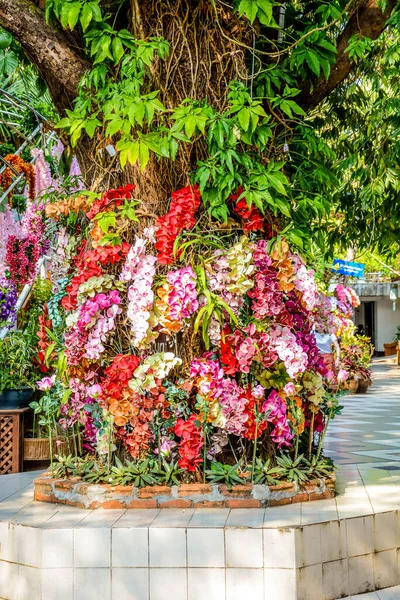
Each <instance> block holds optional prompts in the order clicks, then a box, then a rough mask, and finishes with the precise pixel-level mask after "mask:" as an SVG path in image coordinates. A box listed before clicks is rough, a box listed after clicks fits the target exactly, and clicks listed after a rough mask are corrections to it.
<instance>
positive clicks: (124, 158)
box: [117, 140, 139, 169]
mask: <svg viewBox="0 0 400 600" xmlns="http://www.w3.org/2000/svg"><path fill="white" fill-rule="evenodd" d="M117 150H119V151H120V152H121V154H120V163H121V167H122V168H123V169H124V168H125V166H126V163H127V162H128V161H129V162H130V164H131V165H134V164H135V163H136V162H137V160H138V158H139V142H138V140H135V141H133V142H131V141H125V140H124V141H122V140H120V141H119V142H118V143H117Z"/></svg>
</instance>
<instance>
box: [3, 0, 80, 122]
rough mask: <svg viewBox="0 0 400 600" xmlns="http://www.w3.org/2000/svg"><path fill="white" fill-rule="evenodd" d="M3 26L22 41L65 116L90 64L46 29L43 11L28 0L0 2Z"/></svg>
mask: <svg viewBox="0 0 400 600" xmlns="http://www.w3.org/2000/svg"><path fill="white" fill-rule="evenodd" d="M0 24H1V25H2V26H3V27H4V29H7V31H9V32H10V33H11V34H12V35H13V36H14V37H15V39H16V40H18V41H19V43H20V44H21V46H22V48H23V49H24V52H25V53H26V55H27V56H28V58H29V59H30V60H31V61H32V63H33V64H34V65H35V66H36V67H37V69H38V71H39V73H40V75H41V77H42V79H43V81H44V82H45V83H46V84H47V86H48V88H49V91H50V94H51V97H52V99H53V102H54V105H55V107H56V108H57V110H58V111H59V112H60V114H62V113H63V112H64V110H65V108H68V107H71V104H72V101H73V99H74V98H75V97H76V90H77V87H78V84H79V81H80V79H81V77H82V75H83V74H84V72H85V71H86V70H87V69H88V68H90V63H89V62H88V61H86V60H85V59H84V58H82V56H81V55H80V54H79V53H78V52H77V51H76V50H75V49H73V48H72V46H71V45H70V43H69V40H68V37H67V35H66V34H64V33H63V32H61V31H57V30H55V29H53V28H52V27H51V26H50V25H47V23H46V21H45V18H44V13H43V11H41V10H40V9H39V8H37V7H36V6H34V4H32V2H29V0H0Z"/></svg>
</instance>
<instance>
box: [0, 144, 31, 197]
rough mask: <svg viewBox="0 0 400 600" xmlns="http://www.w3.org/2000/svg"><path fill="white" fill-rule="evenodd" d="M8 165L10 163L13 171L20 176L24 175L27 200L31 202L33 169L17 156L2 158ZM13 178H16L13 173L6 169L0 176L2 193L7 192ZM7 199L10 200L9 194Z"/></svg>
mask: <svg viewBox="0 0 400 600" xmlns="http://www.w3.org/2000/svg"><path fill="white" fill-rule="evenodd" d="M4 160H6V161H7V162H8V163H10V164H11V165H12V166H13V167H14V169H15V171H17V172H18V173H20V174H24V175H25V177H26V182H27V184H28V198H29V200H30V201H31V202H33V201H34V199H35V168H34V166H33V165H31V164H30V163H27V162H25V161H24V160H23V159H22V158H21V157H20V156H18V155H17V154H7V156H5V157H4ZM14 177H17V175H16V174H15V172H14V171H13V170H12V169H10V167H7V168H6V169H5V171H4V172H3V173H1V174H0V185H1V186H2V187H3V189H4V191H5V190H7V189H8V188H9V187H10V185H11V183H12V180H13V179H14ZM9 199H11V193H10V194H9Z"/></svg>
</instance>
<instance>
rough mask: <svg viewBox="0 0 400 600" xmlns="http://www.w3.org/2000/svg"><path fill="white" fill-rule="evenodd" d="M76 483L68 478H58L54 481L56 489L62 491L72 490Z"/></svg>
mask: <svg viewBox="0 0 400 600" xmlns="http://www.w3.org/2000/svg"><path fill="white" fill-rule="evenodd" d="M74 485H75V483H74V482H73V481H69V480H66V479H57V480H56V481H55V482H54V489H56V490H59V491H61V492H70V491H71V490H72V488H73V487H74Z"/></svg>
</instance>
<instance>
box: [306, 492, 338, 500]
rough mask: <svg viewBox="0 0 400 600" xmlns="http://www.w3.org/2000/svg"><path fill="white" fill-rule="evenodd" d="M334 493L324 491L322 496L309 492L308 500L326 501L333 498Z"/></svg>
mask: <svg viewBox="0 0 400 600" xmlns="http://www.w3.org/2000/svg"><path fill="white" fill-rule="evenodd" d="M334 497H335V493H334V491H333V490H326V492H323V493H322V494H317V493H316V492H311V494H310V496H309V498H310V500H328V498H334Z"/></svg>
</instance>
